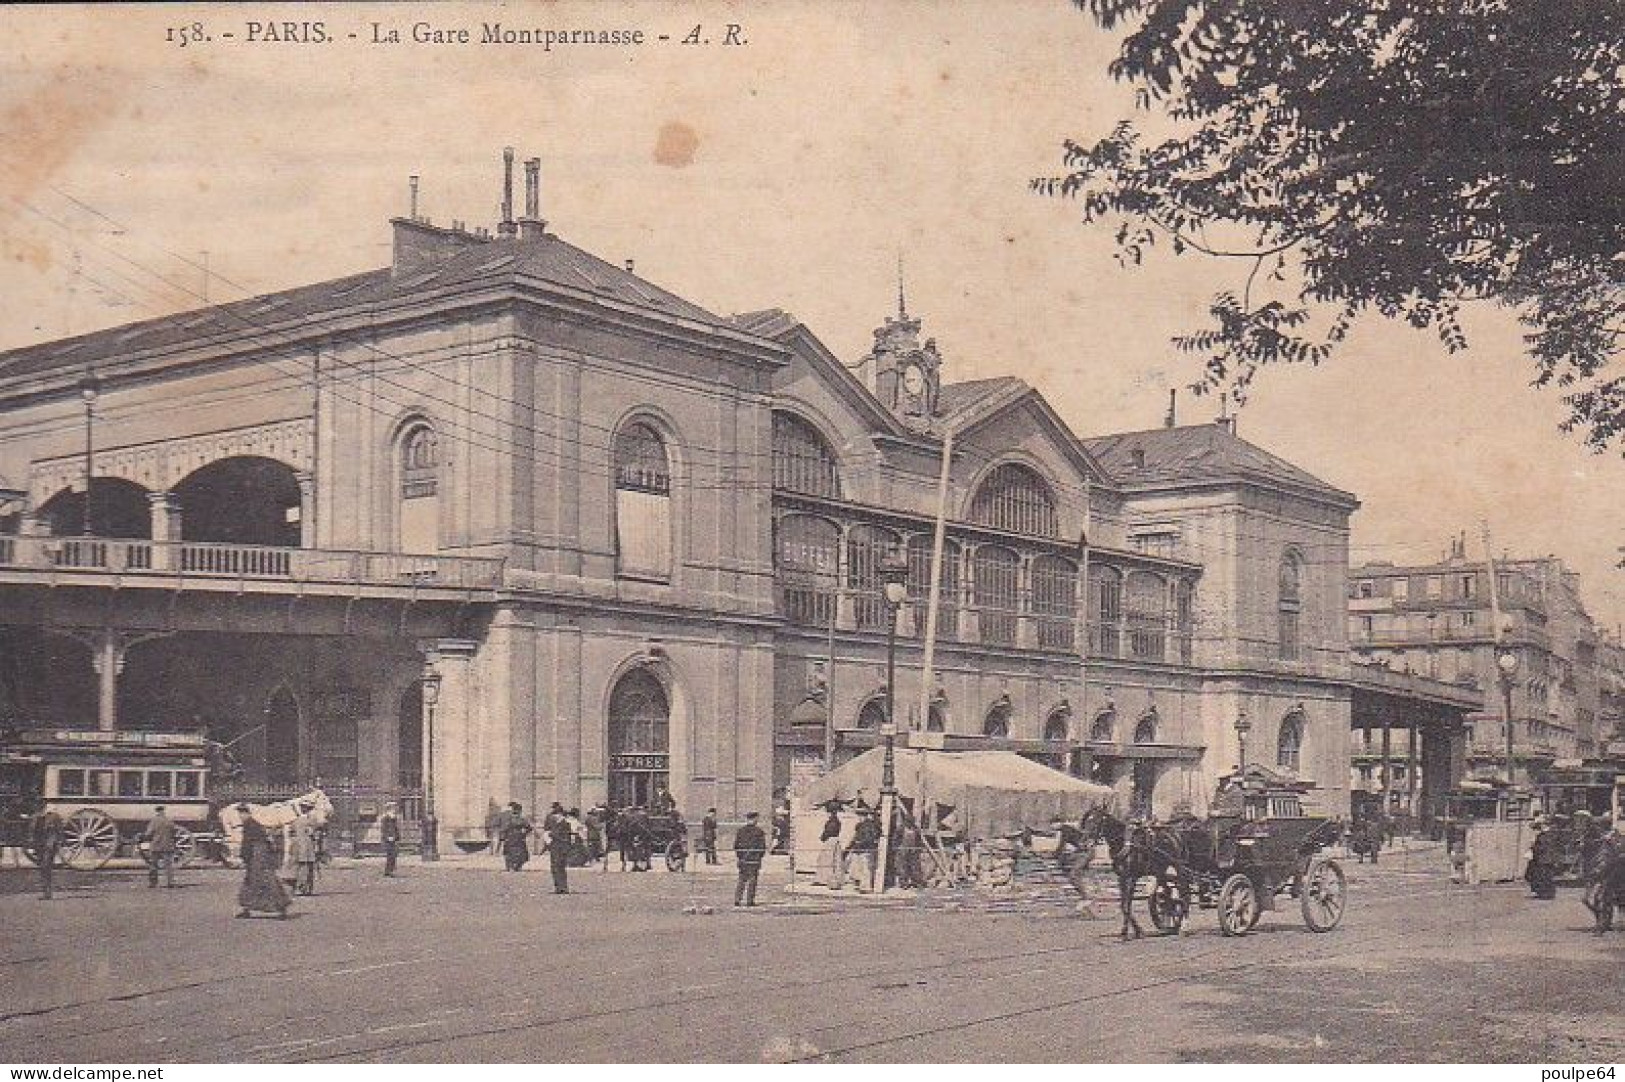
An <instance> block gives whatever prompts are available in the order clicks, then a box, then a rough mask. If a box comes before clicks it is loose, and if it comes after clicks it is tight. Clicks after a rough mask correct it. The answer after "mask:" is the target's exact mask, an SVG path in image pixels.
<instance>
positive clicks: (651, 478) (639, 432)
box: [615, 421, 671, 580]
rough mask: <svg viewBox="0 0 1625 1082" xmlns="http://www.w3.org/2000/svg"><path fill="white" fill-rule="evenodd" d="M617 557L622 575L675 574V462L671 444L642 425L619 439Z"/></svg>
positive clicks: (659, 576) (625, 430) (630, 427)
mask: <svg viewBox="0 0 1625 1082" xmlns="http://www.w3.org/2000/svg"><path fill="white" fill-rule="evenodd" d="M615 554H616V569H617V571H618V572H619V573H620V574H622V575H627V576H631V577H633V578H653V579H659V580H665V579H668V578H670V576H671V464H670V461H669V459H668V458H667V457H666V441H665V440H663V439H661V438H660V433H658V432H656V431H655V430H654V429H653V428H651V427H649V426H648V425H647V424H644V423H643V422H641V421H635V422H633V423H632V424H629V425H627V426H626V427H625V428H623V429H621V431H620V432H619V433H617V434H616V436H615Z"/></svg>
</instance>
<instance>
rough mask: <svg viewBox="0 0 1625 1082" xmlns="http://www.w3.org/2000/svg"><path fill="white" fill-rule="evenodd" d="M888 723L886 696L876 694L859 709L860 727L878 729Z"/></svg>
mask: <svg viewBox="0 0 1625 1082" xmlns="http://www.w3.org/2000/svg"><path fill="white" fill-rule="evenodd" d="M884 724H886V697H885V696H884V695H876V696H874V697H873V698H871V699H870V700H869V701H868V702H866V703H864V704H863V708H862V709H860V710H859V711H858V728H860V729H870V730H875V731H878V730H879V729H880V727H881V726H882V725H884Z"/></svg>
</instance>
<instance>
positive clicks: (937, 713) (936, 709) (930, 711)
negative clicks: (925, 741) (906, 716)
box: [925, 695, 948, 733]
mask: <svg viewBox="0 0 1625 1082" xmlns="http://www.w3.org/2000/svg"><path fill="white" fill-rule="evenodd" d="M947 728H948V700H947V699H946V698H944V697H943V696H941V695H938V696H937V697H936V698H934V699H932V700H931V705H930V706H928V707H926V711H925V731H926V732H928V733H940V732H945V731H946V730H947Z"/></svg>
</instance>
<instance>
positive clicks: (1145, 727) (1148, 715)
mask: <svg viewBox="0 0 1625 1082" xmlns="http://www.w3.org/2000/svg"><path fill="white" fill-rule="evenodd" d="M1134 742H1135V743H1136V744H1155V743H1156V742H1157V708H1156V707H1154V706H1153V707H1152V708H1151V709H1150V710H1147V711H1146V712H1145V713H1143V714H1141V715H1140V720H1139V721H1137V722H1135V723H1134Z"/></svg>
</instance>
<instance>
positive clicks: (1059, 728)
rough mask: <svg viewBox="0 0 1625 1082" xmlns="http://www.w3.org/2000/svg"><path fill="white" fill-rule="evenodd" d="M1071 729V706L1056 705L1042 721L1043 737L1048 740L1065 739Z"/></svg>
mask: <svg viewBox="0 0 1625 1082" xmlns="http://www.w3.org/2000/svg"><path fill="white" fill-rule="evenodd" d="M1071 730H1072V708H1071V707H1067V706H1058V707H1056V708H1055V709H1054V710H1052V711H1050V715H1049V717H1048V718H1047V719H1046V720H1045V721H1044V739H1045V740H1050V741H1056V740H1066V739H1068V738H1069V737H1070V735H1071Z"/></svg>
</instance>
